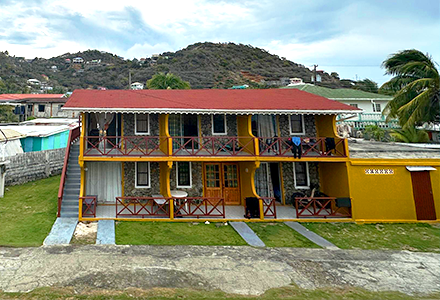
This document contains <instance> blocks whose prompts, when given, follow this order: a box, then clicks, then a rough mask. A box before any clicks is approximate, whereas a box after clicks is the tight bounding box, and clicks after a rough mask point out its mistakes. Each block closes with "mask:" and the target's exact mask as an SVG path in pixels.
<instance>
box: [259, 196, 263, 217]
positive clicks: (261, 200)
mask: <svg viewBox="0 0 440 300" xmlns="http://www.w3.org/2000/svg"><path fill="white" fill-rule="evenodd" d="M258 204H259V206H260V220H264V205H263V199H261V198H258Z"/></svg>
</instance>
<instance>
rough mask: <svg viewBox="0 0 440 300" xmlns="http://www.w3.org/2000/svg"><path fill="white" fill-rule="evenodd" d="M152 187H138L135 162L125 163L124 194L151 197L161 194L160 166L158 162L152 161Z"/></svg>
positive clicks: (126, 195)
mask: <svg viewBox="0 0 440 300" xmlns="http://www.w3.org/2000/svg"><path fill="white" fill-rule="evenodd" d="M150 173H151V174H150V181H151V182H150V188H136V187H135V186H136V184H135V183H136V177H135V176H136V171H135V163H134V162H125V163H124V196H125V197H136V196H137V197H151V196H152V195H158V194H160V168H159V163H158V162H150Z"/></svg>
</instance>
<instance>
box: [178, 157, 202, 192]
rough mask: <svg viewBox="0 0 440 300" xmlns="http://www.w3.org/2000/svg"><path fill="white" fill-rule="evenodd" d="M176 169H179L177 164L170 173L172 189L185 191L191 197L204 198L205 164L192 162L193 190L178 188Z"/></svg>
mask: <svg viewBox="0 0 440 300" xmlns="http://www.w3.org/2000/svg"><path fill="white" fill-rule="evenodd" d="M176 168H177V163H174V164H173V168H172V169H171V173H170V189H171V190H176V189H177V190H182V191H185V192H187V193H188V196H189V197H202V196H203V172H202V168H203V164H202V163H199V162H191V176H192V178H191V179H192V187H191V188H181V187H179V188H178V187H177V177H176V175H177V174H176Z"/></svg>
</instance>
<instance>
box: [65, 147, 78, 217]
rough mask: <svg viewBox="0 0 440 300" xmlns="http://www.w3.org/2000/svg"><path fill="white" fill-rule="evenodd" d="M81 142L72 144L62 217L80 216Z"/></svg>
mask: <svg viewBox="0 0 440 300" xmlns="http://www.w3.org/2000/svg"><path fill="white" fill-rule="evenodd" d="M78 156H79V142H75V143H73V144H72V145H71V146H70V153H69V160H68V164H67V172H66V181H65V183H64V190H63V202H62V204H61V215H60V217H62V218H78V203H79V190H80V185H81V171H80V167H79V164H78Z"/></svg>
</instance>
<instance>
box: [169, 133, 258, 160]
mask: <svg viewBox="0 0 440 300" xmlns="http://www.w3.org/2000/svg"><path fill="white" fill-rule="evenodd" d="M171 140H172V143H173V153H172V155H173V156H178V155H183V156H238V155H244V156H246V155H247V156H249V155H253V154H254V153H255V145H254V139H252V138H249V137H230V136H228V137H226V136H207V137H194V136H191V137H186V136H178V137H171Z"/></svg>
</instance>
